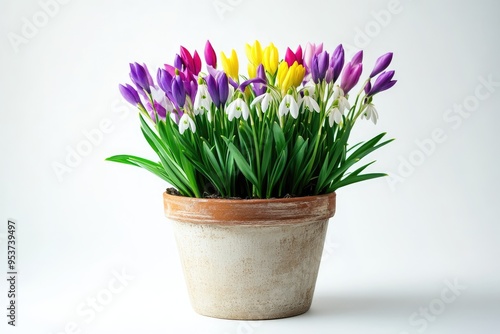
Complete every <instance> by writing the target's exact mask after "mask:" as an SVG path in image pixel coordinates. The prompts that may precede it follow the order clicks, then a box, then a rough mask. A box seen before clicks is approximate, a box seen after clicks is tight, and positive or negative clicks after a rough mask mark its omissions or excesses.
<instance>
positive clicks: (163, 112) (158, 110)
mask: <svg viewBox="0 0 500 334" xmlns="http://www.w3.org/2000/svg"><path fill="white" fill-rule="evenodd" d="M146 110H147V111H148V112H149V115H150V117H151V119H152V120H153V122H156V114H157V115H158V117H159V118H160V119H165V118H166V116H167V109H165V107H163V106H162V105H161V104H160V103H158V102H157V101H154V108H153V106H151V102H149V101H148V102H147V103H146Z"/></svg>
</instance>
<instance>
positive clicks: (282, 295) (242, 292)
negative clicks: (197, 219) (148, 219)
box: [174, 220, 328, 320]
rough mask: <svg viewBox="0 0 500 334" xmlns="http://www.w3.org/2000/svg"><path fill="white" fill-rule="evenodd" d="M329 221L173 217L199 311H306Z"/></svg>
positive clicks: (271, 314)
mask: <svg viewBox="0 0 500 334" xmlns="http://www.w3.org/2000/svg"><path fill="white" fill-rule="evenodd" d="M327 225H328V220H324V221H320V222H318V221H313V222H305V223H301V224H287V225H274V226H273V225H262V226H259V225H252V226H249V225H241V226H237V225H236V226H235V225H232V226H221V225H212V224H211V225H200V224H192V223H176V222H174V230H175V234H176V240H177V245H178V249H179V253H180V257H181V261H182V266H183V269H184V274H185V277H186V282H187V287H188V291H189V295H190V298H191V303H192V305H193V308H194V310H195V311H196V312H197V313H199V314H202V315H205V316H209V317H215V318H224V319H238V320H263V319H277V318H285V317H292V316H296V315H299V314H302V313H305V312H307V310H309V308H310V307H311V302H312V297H313V294H314V288H315V284H316V278H317V275H318V269H319V264H320V259H321V255H322V252H323V244H324V240H325V235H326V231H327Z"/></svg>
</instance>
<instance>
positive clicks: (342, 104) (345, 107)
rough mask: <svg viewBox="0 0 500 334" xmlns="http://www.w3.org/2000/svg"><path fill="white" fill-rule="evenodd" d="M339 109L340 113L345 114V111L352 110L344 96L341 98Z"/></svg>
mask: <svg viewBox="0 0 500 334" xmlns="http://www.w3.org/2000/svg"><path fill="white" fill-rule="evenodd" d="M339 109H340V112H342V113H343V112H344V110H350V109H351V105H350V104H349V101H347V99H346V98H345V97H344V96H339Z"/></svg>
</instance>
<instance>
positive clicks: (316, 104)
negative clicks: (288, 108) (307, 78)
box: [309, 97, 319, 112]
mask: <svg viewBox="0 0 500 334" xmlns="http://www.w3.org/2000/svg"><path fill="white" fill-rule="evenodd" d="M309 103H310V104H311V107H312V109H314V111H316V112H319V104H318V102H316V100H315V99H313V98H312V97H309Z"/></svg>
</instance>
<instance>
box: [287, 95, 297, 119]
mask: <svg viewBox="0 0 500 334" xmlns="http://www.w3.org/2000/svg"><path fill="white" fill-rule="evenodd" d="M289 96H290V100H291V101H290V114H292V117H293V118H297V117H299V105H298V104H297V102H296V101H295V99H294V98H293V97H292V96H291V95H289Z"/></svg>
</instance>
